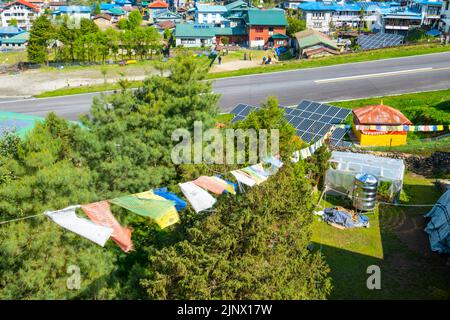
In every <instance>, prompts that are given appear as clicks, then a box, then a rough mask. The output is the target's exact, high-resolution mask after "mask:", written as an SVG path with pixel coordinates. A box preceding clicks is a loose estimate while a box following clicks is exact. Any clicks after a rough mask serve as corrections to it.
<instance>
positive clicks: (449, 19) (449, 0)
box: [439, 0, 450, 33]
mask: <svg viewBox="0 0 450 320" xmlns="http://www.w3.org/2000/svg"><path fill="white" fill-rule="evenodd" d="M439 28H440V30H441V31H443V32H446V33H448V32H450V0H444V2H443V3H442V8H441V21H440V23H439Z"/></svg>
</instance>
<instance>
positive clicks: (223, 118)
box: [216, 113, 234, 125]
mask: <svg viewBox="0 0 450 320" xmlns="http://www.w3.org/2000/svg"><path fill="white" fill-rule="evenodd" d="M233 118H234V114H232V113H221V114H219V115H218V116H217V117H216V122H218V123H222V124H224V125H229V124H230V123H231V120H233Z"/></svg>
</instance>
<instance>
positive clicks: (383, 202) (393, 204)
mask: <svg viewBox="0 0 450 320" xmlns="http://www.w3.org/2000/svg"><path fill="white" fill-rule="evenodd" d="M325 190H330V191H333V192H336V193H338V194H341V195H344V196H347V197H349V198H351V199H353V198H355V199H357V200H364V198H361V197H353V196H352V195H350V194H349V193H345V192H342V191H339V190H336V189H333V188H330V187H325ZM377 202H378V203H379V204H385V205H389V206H399V207H434V205H435V204H404V203H391V202H385V201H377Z"/></svg>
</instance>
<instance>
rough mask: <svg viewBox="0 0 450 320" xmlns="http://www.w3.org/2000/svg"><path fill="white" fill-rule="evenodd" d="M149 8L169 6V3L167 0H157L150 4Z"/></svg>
mask: <svg viewBox="0 0 450 320" xmlns="http://www.w3.org/2000/svg"><path fill="white" fill-rule="evenodd" d="M148 7H149V8H168V7H169V5H168V4H167V3H166V2H165V1H160V0H156V1H154V2H152V3H150V4H149V5H148Z"/></svg>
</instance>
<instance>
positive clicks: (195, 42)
mask: <svg viewBox="0 0 450 320" xmlns="http://www.w3.org/2000/svg"><path fill="white" fill-rule="evenodd" d="M175 44H176V45H177V46H183V47H188V48H189V47H202V46H205V47H212V46H215V45H216V37H212V38H206V39H201V38H176V39H175Z"/></svg>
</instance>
